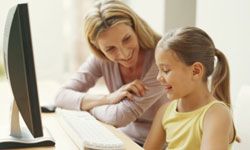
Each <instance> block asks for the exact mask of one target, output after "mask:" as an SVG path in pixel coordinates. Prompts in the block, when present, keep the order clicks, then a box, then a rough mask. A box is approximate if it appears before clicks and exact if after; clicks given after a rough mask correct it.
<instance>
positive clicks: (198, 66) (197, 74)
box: [192, 62, 205, 79]
mask: <svg viewBox="0 0 250 150" xmlns="http://www.w3.org/2000/svg"><path fill="white" fill-rule="evenodd" d="M192 69H193V78H194V79H200V78H202V77H203V74H204V71H205V70H204V66H203V65H202V63H200V62H195V63H193V65H192Z"/></svg>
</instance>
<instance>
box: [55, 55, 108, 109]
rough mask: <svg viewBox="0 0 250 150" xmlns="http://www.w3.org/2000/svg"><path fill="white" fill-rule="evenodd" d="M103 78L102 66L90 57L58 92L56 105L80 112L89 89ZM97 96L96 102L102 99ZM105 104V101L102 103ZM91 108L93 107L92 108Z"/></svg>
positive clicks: (94, 103)
mask: <svg viewBox="0 0 250 150" xmlns="http://www.w3.org/2000/svg"><path fill="white" fill-rule="evenodd" d="M101 76H102V70H101V64H100V62H98V60H97V59H96V58H94V57H89V58H88V59H87V60H86V62H84V63H83V65H82V66H81V67H80V68H79V70H78V71H77V72H76V73H75V75H74V76H73V77H72V78H71V79H70V80H69V81H68V82H67V83H66V84H65V85H64V86H63V88H62V89H61V90H60V91H59V92H58V94H57V96H56V99H55V104H56V105H57V106H58V107H62V108H66V109H75V110H80V106H81V103H82V100H83V99H84V97H85V96H86V92H87V91H88V89H89V88H91V87H93V86H94V85H95V83H96V81H97V80H98V79H99V78H100V77H101ZM100 98H101V97H100V96H96V100H97V99H100ZM101 102H102V103H103V104H104V103H105V102H104V101H101ZM99 103H100V102H98V103H96V102H92V101H88V102H86V105H88V104H89V105H92V106H94V105H100V104H99ZM92 106H91V107H92Z"/></svg>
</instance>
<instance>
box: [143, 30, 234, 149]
mask: <svg viewBox="0 0 250 150" xmlns="http://www.w3.org/2000/svg"><path fill="white" fill-rule="evenodd" d="M155 57H156V64H157V66H158V68H159V74H158V77H157V78H158V80H159V81H160V82H161V84H162V85H163V86H164V87H165V89H166V93H167V96H168V98H169V99H170V100H172V101H171V102H170V103H167V104H164V105H163V106H162V107H161V108H160V109H159V111H158V112H157V115H156V117H155V119H154V123H153V125H152V127H151V131H150V133H149V135H148V137H147V140H146V143H145V145H144V148H145V149H146V150H160V149H162V147H163V145H164V144H165V143H167V145H168V147H167V149H169V150H227V149H230V147H231V145H232V143H233V142H234V140H235V138H236V132H235V129H234V125H233V119H232V116H231V110H230V108H231V101H230V90H229V87H230V84H229V66H228V63H227V59H226V57H225V56H224V54H223V53H222V52H221V51H220V50H218V49H216V47H215V45H214V43H213V41H212V39H211V38H210V37H209V36H208V34H207V33H205V32H204V31H203V30H201V29H199V28H196V27H184V28H180V29H177V30H175V31H173V32H169V33H168V34H166V35H165V36H164V37H163V38H162V40H160V42H159V44H158V46H157V48H156V53H155ZM215 58H217V63H216V65H214V63H215ZM209 76H212V83H211V85H212V86H211V87H209V86H208V77H209ZM209 89H211V90H209Z"/></svg>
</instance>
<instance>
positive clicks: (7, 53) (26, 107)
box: [0, 4, 55, 149]
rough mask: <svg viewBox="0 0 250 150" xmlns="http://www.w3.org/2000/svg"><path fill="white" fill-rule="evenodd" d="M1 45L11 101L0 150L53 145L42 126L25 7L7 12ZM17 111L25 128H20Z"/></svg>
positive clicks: (14, 8) (26, 7)
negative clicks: (10, 90)
mask: <svg viewBox="0 0 250 150" xmlns="http://www.w3.org/2000/svg"><path fill="white" fill-rule="evenodd" d="M3 45H4V61H5V70H6V74H7V78H8V80H9V82H10V85H11V88H12V92H13V96H14V100H13V106H12V112H11V113H12V114H11V129H10V135H7V137H3V138H2V139H0V149H6V148H21V147H36V146H53V145H55V142H54V140H53V138H52V137H51V136H50V135H49V133H47V132H46V133H45V132H44V131H45V130H43V127H42V121H41V113H40V106H39V99H38V91H37V83H36V74H35V66H34V58H33V49H32V41H31V31H30V22H29V12H28V4H17V5H16V6H14V7H13V8H11V9H10V10H9V13H8V16H7V20H6V25H5V30H4V43H3ZM19 112H20V114H21V116H22V118H23V120H24V122H25V124H26V125H27V127H26V128H21V127H20V124H19ZM27 129H28V130H27Z"/></svg>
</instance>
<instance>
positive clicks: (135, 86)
mask: <svg viewBox="0 0 250 150" xmlns="http://www.w3.org/2000/svg"><path fill="white" fill-rule="evenodd" d="M146 90H148V87H147V86H146V85H145V84H144V83H143V82H142V81H141V80H134V81H133V82H130V83H128V84H125V85H123V86H122V87H120V89H118V90H117V91H115V92H113V93H111V94H109V95H106V97H105V99H107V100H108V101H109V102H110V104H116V103H118V102H120V101H121V100H123V99H124V98H128V99H129V100H133V96H134V95H136V96H144V95H145V92H146Z"/></svg>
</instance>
